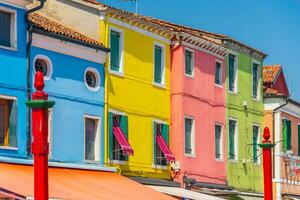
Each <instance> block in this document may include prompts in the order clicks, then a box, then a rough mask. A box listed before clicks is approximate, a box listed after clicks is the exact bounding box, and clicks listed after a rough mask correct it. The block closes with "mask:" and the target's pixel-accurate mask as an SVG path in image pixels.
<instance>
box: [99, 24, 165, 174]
mask: <svg viewBox="0 0 300 200" xmlns="http://www.w3.org/2000/svg"><path fill="white" fill-rule="evenodd" d="M100 27H105V28H106V40H105V43H106V45H107V46H108V47H109V42H108V41H109V28H111V27H116V28H118V29H121V30H122V31H123V34H124V36H123V37H124V57H123V59H124V60H123V62H124V65H123V66H124V69H123V72H124V73H123V75H115V74H113V73H111V72H110V71H109V58H108V59H107V60H108V61H107V63H106V82H105V83H106V103H107V104H106V111H107V112H109V110H111V109H113V110H115V111H119V112H123V113H124V114H125V115H127V116H128V140H129V143H130V145H131V146H132V148H133V150H134V155H133V156H130V157H129V161H128V162H127V163H126V164H112V163H110V162H109V160H108V152H106V162H107V163H108V165H110V166H115V167H117V169H119V170H120V172H121V173H122V174H124V175H130V176H141V177H151V178H161V179H169V178H170V171H169V168H168V169H161V168H155V167H154V165H153V159H154V158H153V141H154V137H153V120H161V121H163V122H165V123H166V124H168V125H169V124H170V45H169V44H167V43H165V42H163V41H159V40H156V39H154V38H153V37H150V36H148V35H145V34H143V33H139V32H136V31H133V30H131V29H128V28H125V27H123V26H118V25H115V24H112V23H110V22H108V21H107V20H106V24H103V22H100ZM100 38H101V36H100ZM102 38H103V37H102ZM155 42H158V43H160V44H162V45H164V47H165V48H164V49H165V87H158V86H155V85H154V84H153V80H154V78H153V77H154V44H155ZM107 112H106V120H105V124H106V128H105V131H106V133H105V136H106V141H107V136H108V127H107ZM170 134H171V133H170ZM105 149H106V151H108V148H107V142H106V148H105Z"/></svg>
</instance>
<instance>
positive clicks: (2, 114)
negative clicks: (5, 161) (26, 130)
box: [0, 98, 18, 148]
mask: <svg viewBox="0 0 300 200" xmlns="http://www.w3.org/2000/svg"><path fill="white" fill-rule="evenodd" d="M17 129H18V107H17V101H15V100H8V99H2V98H1V99H0V147H12V148H16V147H17V145H18V138H17V131H18V130H17Z"/></svg>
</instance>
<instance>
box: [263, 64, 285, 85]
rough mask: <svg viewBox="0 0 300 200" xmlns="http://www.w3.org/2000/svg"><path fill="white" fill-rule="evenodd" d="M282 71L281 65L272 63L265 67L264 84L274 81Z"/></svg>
mask: <svg viewBox="0 0 300 200" xmlns="http://www.w3.org/2000/svg"><path fill="white" fill-rule="evenodd" d="M280 72H281V65H270V66H264V67H263V81H264V84H269V83H273V82H274V81H275V80H276V78H277V77H278V76H279V74H280Z"/></svg>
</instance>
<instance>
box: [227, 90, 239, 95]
mask: <svg viewBox="0 0 300 200" xmlns="http://www.w3.org/2000/svg"><path fill="white" fill-rule="evenodd" d="M228 93H229V94H233V95H238V91H230V90H228Z"/></svg>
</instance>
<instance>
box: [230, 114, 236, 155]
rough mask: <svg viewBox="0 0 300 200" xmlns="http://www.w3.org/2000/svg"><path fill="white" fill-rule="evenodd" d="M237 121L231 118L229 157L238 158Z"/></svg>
mask: <svg viewBox="0 0 300 200" xmlns="http://www.w3.org/2000/svg"><path fill="white" fill-rule="evenodd" d="M237 142H238V141H237V121H235V120H229V159H230V160H237V147H238V145H237Z"/></svg>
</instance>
